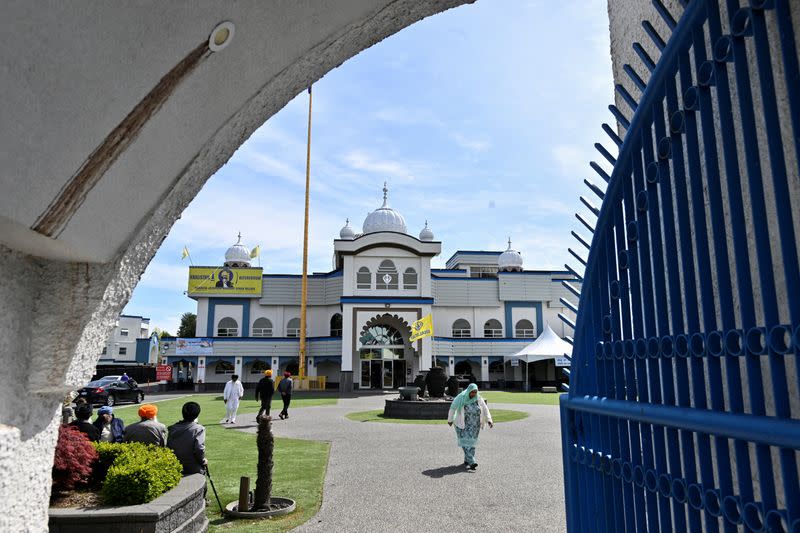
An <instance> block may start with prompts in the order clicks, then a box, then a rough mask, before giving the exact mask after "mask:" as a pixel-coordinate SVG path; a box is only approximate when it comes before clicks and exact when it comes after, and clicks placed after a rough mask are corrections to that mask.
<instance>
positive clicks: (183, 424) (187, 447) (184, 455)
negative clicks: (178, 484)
mask: <svg viewBox="0 0 800 533" xmlns="http://www.w3.org/2000/svg"><path fill="white" fill-rule="evenodd" d="M181 415H183V420H181V421H180V422H177V423H175V424H172V425H171V426H170V427H169V436H168V437H167V448H169V449H171V450H172V451H173V452H175V457H177V458H178V461H180V462H181V465H183V475H184V476H190V475H192V474H202V473H203V472H204V469H205V466H206V464H207V462H206V428H204V427H203V426H201V425H200V424H199V423H198V422H197V417H198V416H200V404H198V403H197V402H186V403H185V404H183V408H181Z"/></svg>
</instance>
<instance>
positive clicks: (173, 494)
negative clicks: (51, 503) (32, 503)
mask: <svg viewBox="0 0 800 533" xmlns="http://www.w3.org/2000/svg"><path fill="white" fill-rule="evenodd" d="M205 487H206V480H205V476H203V475H202V474H194V475H191V476H186V477H184V478H182V479H181V482H180V483H178V486H177V487H175V488H174V489H172V490H170V491H168V492H166V493H164V494H162V495H161V496H160V497H158V498H156V499H155V500H153V501H151V502H150V503H145V504H142V505H129V506H125V507H105V508H102V509H92V508H82V507H78V508H69V509H50V521H49V526H50V533H94V532H97V533H172V532H175V533H195V532H205V531H206V530H208V518H206V500H205V494H204V493H205Z"/></svg>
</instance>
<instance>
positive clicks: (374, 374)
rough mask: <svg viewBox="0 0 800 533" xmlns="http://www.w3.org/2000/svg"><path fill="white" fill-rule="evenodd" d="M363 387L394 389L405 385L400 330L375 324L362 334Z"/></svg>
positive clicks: (404, 363) (403, 354)
mask: <svg viewBox="0 0 800 533" xmlns="http://www.w3.org/2000/svg"><path fill="white" fill-rule="evenodd" d="M361 344H362V346H364V347H363V348H362V349H361V350H360V352H359V354H360V358H361V385H360V387H361V388H362V389H396V388H398V387H403V386H405V384H406V362H405V346H404V342H403V337H402V335H401V334H400V332H399V331H397V330H396V329H395V328H393V327H391V326H386V325H375V326H372V327H370V328H368V329H367V330H366V331H365V332H364V334H363V335H362V337H361Z"/></svg>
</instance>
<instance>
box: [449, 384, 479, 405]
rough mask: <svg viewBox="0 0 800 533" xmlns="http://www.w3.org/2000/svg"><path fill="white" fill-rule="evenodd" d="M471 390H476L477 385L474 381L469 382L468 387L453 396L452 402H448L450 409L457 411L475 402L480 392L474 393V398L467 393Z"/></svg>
mask: <svg viewBox="0 0 800 533" xmlns="http://www.w3.org/2000/svg"><path fill="white" fill-rule="evenodd" d="M472 391H476V392H477V391H478V386H477V385H476V384H474V383H470V384H469V387H467V388H466V389H464V390H463V391H461V392H460V393H459V394H458V396H456V397H455V398H453V403H452V404H450V410H451V411H458V410H459V409H463V408H464V406H465V405H469V404H472V403H475V402H477V401H478V398H480V393H479V394H476V395H475V397H474V398H470V397H469V393H470V392H472Z"/></svg>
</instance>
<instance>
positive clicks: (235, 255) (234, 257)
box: [225, 233, 250, 267]
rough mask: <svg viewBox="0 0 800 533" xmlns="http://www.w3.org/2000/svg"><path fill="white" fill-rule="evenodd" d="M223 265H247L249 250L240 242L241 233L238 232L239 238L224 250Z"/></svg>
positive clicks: (248, 263)
mask: <svg viewBox="0 0 800 533" xmlns="http://www.w3.org/2000/svg"><path fill="white" fill-rule="evenodd" d="M225 266H229V267H249V266H250V250H248V249H247V247H246V246H245V245H244V244H242V234H241V233H239V240H237V241H236V244H234V245H233V246H231V247H230V248H228V251H227V252H225Z"/></svg>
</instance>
